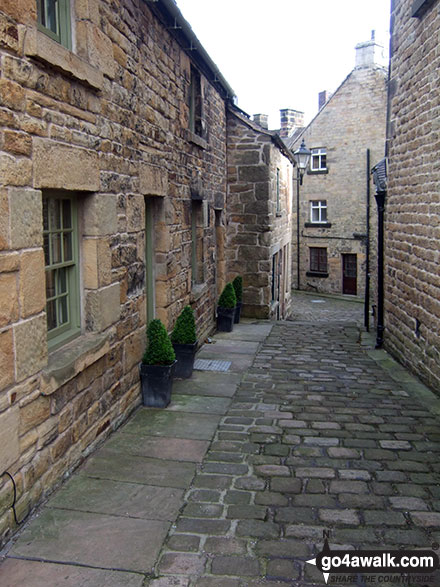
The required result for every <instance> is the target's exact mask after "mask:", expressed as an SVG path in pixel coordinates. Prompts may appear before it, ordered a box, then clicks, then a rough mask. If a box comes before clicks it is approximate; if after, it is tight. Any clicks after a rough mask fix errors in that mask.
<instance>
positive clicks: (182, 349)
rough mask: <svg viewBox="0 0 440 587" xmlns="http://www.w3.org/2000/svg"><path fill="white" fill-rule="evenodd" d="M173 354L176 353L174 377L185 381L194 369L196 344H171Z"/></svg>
mask: <svg viewBox="0 0 440 587" xmlns="http://www.w3.org/2000/svg"><path fill="white" fill-rule="evenodd" d="M173 348H174V352H175V353H176V359H177V363H176V368H175V370H174V376H175V377H182V378H183V379H186V378H188V377H191V375H192V372H193V367H194V358H195V356H196V350H197V342H195V343H193V344H180V343H177V342H173Z"/></svg>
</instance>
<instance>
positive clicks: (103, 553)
mask: <svg viewBox="0 0 440 587" xmlns="http://www.w3.org/2000/svg"><path fill="white" fill-rule="evenodd" d="M169 526H170V524H169V523H168V522H161V521H157V520H140V519H134V518H126V517H116V516H108V515H102V514H91V513H85V512H77V511H75V512H72V511H69V510H60V509H45V510H44V511H43V512H42V513H41V515H40V516H39V517H38V518H36V519H35V520H33V521H32V524H29V525H28V527H27V528H25V530H24V531H23V533H22V535H21V536H20V539H19V540H18V542H17V543H16V544H15V545H14V546H13V547H12V549H11V551H10V553H9V554H10V555H11V556H14V557H23V558H31V559H41V560H45V561H50V562H58V563H59V562H63V563H81V564H82V565H87V566H90V567H95V568H101V569H111V570H122V571H138V572H143V573H149V572H151V569H152V567H153V565H154V563H155V561H156V558H157V555H158V553H159V551H160V548H161V546H162V542H163V541H164V539H165V537H166V535H167V532H168V530H169Z"/></svg>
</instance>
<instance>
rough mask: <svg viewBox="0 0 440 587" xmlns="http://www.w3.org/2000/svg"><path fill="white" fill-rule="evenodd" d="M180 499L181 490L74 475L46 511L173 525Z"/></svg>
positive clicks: (52, 499)
mask: <svg viewBox="0 0 440 587" xmlns="http://www.w3.org/2000/svg"><path fill="white" fill-rule="evenodd" d="M182 496H183V490H182V489H176V488H170V487H163V486H159V487H157V486H152V485H142V484H139V483H127V482H118V481H110V480H108V479H94V478H90V477H86V476H84V475H75V476H74V477H73V478H72V479H70V480H69V482H68V483H66V484H65V485H64V486H63V487H62V488H61V489H60V490H59V491H58V492H57V493H56V494H55V496H54V497H52V498H51V499H50V500H49V502H48V503H47V504H46V507H49V508H58V509H70V510H78V511H84V512H92V513H96V514H110V515H113V516H126V517H130V518H143V519H147V520H148V519H149V520H164V521H169V522H173V521H174V520H175V519H176V517H177V514H178V512H179V509H180V507H181V503H182Z"/></svg>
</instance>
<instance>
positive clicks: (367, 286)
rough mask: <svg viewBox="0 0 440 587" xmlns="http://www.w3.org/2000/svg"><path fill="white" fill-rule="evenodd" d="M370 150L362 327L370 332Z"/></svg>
mask: <svg viewBox="0 0 440 587" xmlns="http://www.w3.org/2000/svg"><path fill="white" fill-rule="evenodd" d="M370 199H371V190H370V149H367V217H366V225H367V226H366V229H367V230H366V232H367V239H366V251H365V301H364V326H365V329H366V331H367V332H370Z"/></svg>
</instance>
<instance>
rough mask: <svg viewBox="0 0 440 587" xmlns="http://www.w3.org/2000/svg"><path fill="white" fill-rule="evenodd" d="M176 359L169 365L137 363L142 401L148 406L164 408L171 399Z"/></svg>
mask: <svg viewBox="0 0 440 587" xmlns="http://www.w3.org/2000/svg"><path fill="white" fill-rule="evenodd" d="M175 366H176V361H174V363H172V364H171V365H145V364H144V363H141V364H140V365H139V374H140V377H141V389H142V403H143V405H144V406H148V407H150V408H166V407H167V405H168V404H169V403H170V400H171V390H172V386H173V375H174V369H175Z"/></svg>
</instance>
